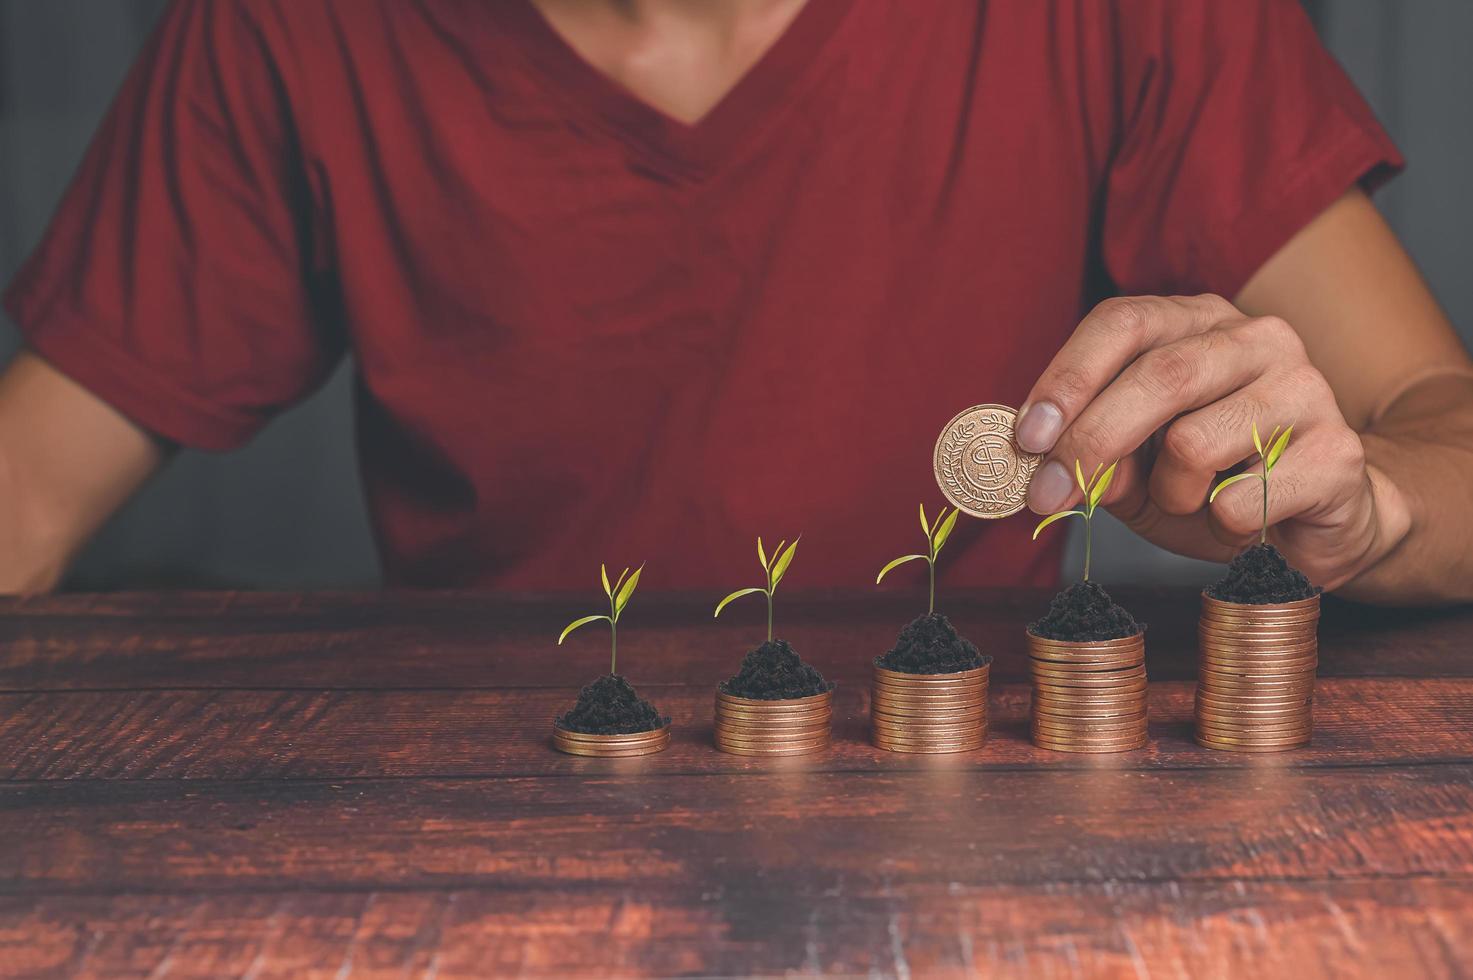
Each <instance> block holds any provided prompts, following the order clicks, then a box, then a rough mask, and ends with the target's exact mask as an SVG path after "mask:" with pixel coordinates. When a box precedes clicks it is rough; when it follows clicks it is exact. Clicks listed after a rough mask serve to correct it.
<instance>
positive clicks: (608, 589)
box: [598, 565, 614, 599]
mask: <svg viewBox="0 0 1473 980" xmlns="http://www.w3.org/2000/svg"><path fill="white" fill-rule="evenodd" d="M598 577H599V578H601V579H602V580H603V583H604V595H606V596H608V597H609V598H610V599H612V598H613V597H614V589H613V586H611V585H609V570H608V568H606V567H605V566H603V565H599V566H598Z"/></svg>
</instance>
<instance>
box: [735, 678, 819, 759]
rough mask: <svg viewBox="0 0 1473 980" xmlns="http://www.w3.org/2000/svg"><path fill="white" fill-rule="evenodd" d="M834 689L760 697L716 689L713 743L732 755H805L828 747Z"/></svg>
mask: <svg viewBox="0 0 1473 980" xmlns="http://www.w3.org/2000/svg"><path fill="white" fill-rule="evenodd" d="M833 702H834V691H833V688H832V687H831V688H829V689H828V690H827V691H824V692H823V693H822V694H815V695H813V696H812V697H807V698H791V699H788V700H783V701H762V700H758V699H756V698H738V697H733V696H732V695H730V694H723V693H722V692H721V691H720V690H717V692H716V747H717V748H718V749H720V750H721V751H722V752H727V753H730V754H731V755H807V754H808V753H810V752H821V751H822V750H824V749H826V748H828V747H829V731H830V728H831V726H832V722H833V717H834V707H833Z"/></svg>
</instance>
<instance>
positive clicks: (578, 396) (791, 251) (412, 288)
mask: <svg viewBox="0 0 1473 980" xmlns="http://www.w3.org/2000/svg"><path fill="white" fill-rule="evenodd" d="M1398 162H1399V161H1398V160H1397V157H1396V151H1395V149H1394V147H1393V146H1392V145H1391V143H1390V142H1389V140H1388V139H1387V137H1386V136H1385V134H1384V133H1383V132H1382V130H1381V129H1380V127H1379V126H1378V125H1377V124H1376V122H1375V121H1374V119H1373V118H1372V116H1371V115H1370V113H1369V112H1368V111H1367V109H1366V106H1365V105H1364V104H1363V103H1362V101H1361V99H1360V97H1359V96H1358V95H1357V93H1356V92H1355V90H1354V88H1353V87H1352V85H1351V84H1350V83H1349V82H1348V81H1347V79H1346V78H1345V77H1344V75H1343V74H1342V73H1341V71H1340V70H1339V68H1338V67H1337V66H1336V65H1335V64H1334V62H1333V60H1332V59H1331V58H1330V57H1329V56H1328V55H1327V54H1326V52H1325V51H1324V50H1323V49H1322V48H1321V47H1320V45H1319V43H1318V42H1317V40H1316V39H1315V36H1314V33H1313V30H1312V28H1311V26H1310V24H1309V23H1308V22H1307V21H1306V19H1305V17H1304V14H1303V13H1302V12H1301V11H1300V10H1299V7H1298V4H1297V3H1295V2H1294V0H1235V2H1232V3H1223V2H1214V0H1135V2H1127V0H1116V2H1105V0H1101V2H1098V3H1071V2H1057V3H1049V2H1041V0H1014V2H1002V0H994V2H984V0H955V2H942V0H935V2H927V3H915V2H913V0H809V2H808V4H807V6H806V7H805V8H804V9H803V10H802V12H801V13H800V14H799V15H798V16H797V19H796V20H795V21H794V22H793V24H792V25H791V26H790V28H789V29H788V31H787V32H786V34H785V35H784V36H783V37H782V38H781V39H780V40H779V41H778V42H777V43H776V45H775V46H774V47H773V48H772V49H771V50H770V51H769V52H768V53H767V55H766V56H765V57H764V58H763V59H762V60H761V61H760V62H759V63H758V64H757V65H756V66H755V67H754V68H753V69H752V70H751V71H750V72H749V73H748V74H747V75H746V76H745V77H744V78H743V79H742V81H741V82H740V83H739V84H738V85H737V87H736V88H735V89H734V90H733V91H732V92H731V93H730V95H729V96H728V97H727V98H726V99H725V100H724V101H722V102H721V103H720V104H719V105H718V106H717V107H716V108H715V109H714V110H713V111H712V112H711V113H710V114H709V115H708V116H707V117H706V118H705V119H703V120H702V121H701V122H700V123H698V124H697V125H694V126H686V125H682V124H680V123H677V122H675V121H673V120H671V119H669V118H667V117H665V116H663V115H661V114H660V113H658V112H656V111H653V110H652V109H650V108H649V107H647V106H646V105H644V104H642V103H640V102H639V101H638V100H636V99H635V98H634V97H632V96H631V95H630V94H628V93H627V92H625V91H624V90H623V89H621V88H620V87H619V86H618V85H616V84H615V83H613V82H611V81H609V80H608V79H606V78H605V77H604V76H602V75H600V74H599V73H598V72H597V71H595V70H594V69H593V68H591V67H590V66H589V65H587V64H586V63H585V62H583V61H581V60H580V59H579V58H578V57H577V55H576V54H575V53H574V52H573V51H572V50H571V49H570V48H569V47H568V46H567V45H566V44H565V43H564V42H563V41H562V40H561V39H560V38H559V37H558V36H557V35H556V34H555V33H554V32H553V31H552V30H551V29H550V28H549V27H548V26H547V24H546V23H545V22H543V21H542V20H541V18H540V17H539V15H538V14H537V13H536V12H535V10H534V8H532V6H531V5H530V3H529V2H528V0H500V2H487V0H234V2H229V0H213V2H212V0H179V2H176V3H174V4H173V5H172V6H171V7H170V8H169V10H168V12H167V13H166V14H165V15H164V18H163V22H162V24H161V26H160V27H159V29H158V31H157V33H156V35H155V36H154V38H153V40H152V41H151V43H150V44H149V46H148V48H147V50H146V51H145V52H144V53H143V55H142V57H141V58H140V60H139V63H138V65H137V67H136V68H135V69H134V70H133V72H132V74H131V75H130V76H129V78H128V81H127V83H126V85H125V86H124V88H123V90H122V93H121V95H120V96H119V98H118V100H117V102H116V104H115V105H114V106H113V108H112V110H111V112H110V113H109V115H108V117H107V120H106V122H105V123H104V124H103V126H102V128H101V131H100V132H99V134H98V136H97V138H96V141H95V142H94V144H93V146H92V148H91V150H90V152H89V153H88V154H87V157H86V159H85V161H84V162H83V164H82V167H81V170H80V172H79V174H78V175H77V177H76V180H75V182H74V183H73V185H72V187H71V189H70V191H69V192H68V194H67V195H66V198H65V200H64V201H63V202H62V204H61V207H60V210H59V211H58V213H57V215H56V218H55V221H54V223H53V225H52V227H51V229H50V232H49V234H48V235H47V237H46V239H45V241H44V242H43V243H42V244H41V246H40V247H39V248H38V249H37V251H36V253H35V255H34V256H33V258H32V259H31V260H30V262H29V264H28V265H27V266H26V267H25V268H24V269H23V271H22V272H21V273H20V275H19V277H18V278H17V280H16V281H15V283H13V284H12V287H11V290H10V291H9V293H8V295H7V305H8V307H9V309H10V310H11V311H12V313H13V315H14V317H15V319H16V320H17V322H18V323H19V324H20V325H21V328H22V329H23V331H24V332H25V334H26V336H27V338H28V339H29V342H30V344H31V345H32V347H33V348H34V349H35V350H36V351H38V352H39V353H40V354H41V355H42V356H44V357H45V358H47V359H48V360H50V361H51V362H52V363H53V364H55V365H56V366H57V367H58V368H60V369H61V370H62V371H64V372H66V373H67V374H69V375H71V376H72V377H74V378H75V379H77V380H78V381H79V382H81V383H82V384H84V385H85V386H87V387H88V388H90V389H91V390H92V391H94V392H96V393H97V394H98V395H99V396H100V397H102V398H103V399H105V400H107V401H108V402H110V403H111V404H112V405H114V406H115V407H116V408H117V409H118V410H119V411H121V412H122V413H124V414H125V415H127V416H128V417H130V418H132V419H133V420H135V421H136V422H138V423H139V424H140V425H142V426H144V427H146V428H148V429H150V430H152V431H154V432H156V433H159V434H161V435H162V436H164V437H167V438H168V439H171V440H174V441H177V442H179V443H182V444H184V445H186V446H195V447H200V448H204V449H228V448H230V447H232V446H236V445H239V444H240V443H242V442H244V441H245V440H247V439H249V438H250V437H251V436H252V435H253V434H254V433H255V432H256V431H257V430H258V429H259V428H260V427H261V426H262V425H264V424H265V423H266V422H267V421H268V420H269V419H270V418H271V417H272V416H273V415H275V414H276V413H277V412H278V411H280V410H281V409H283V408H285V407H287V406H289V405H291V404H292V403H293V402H295V401H296V400H298V399H300V398H301V397H302V396H303V395H304V394H306V393H307V392H309V391H310V390H311V389H312V388H313V387H314V386H316V385H318V384H319V383H320V382H321V381H322V380H323V379H324V377H325V376H326V375H327V374H328V373H329V371H330V370H331V368H332V367H333V365H334V364H335V363H336V362H337V361H338V359H339V358H340V357H341V356H342V354H343V353H344V352H345V351H351V353H352V354H353V355H354V358H355V366H356V370H357V376H358V385H357V397H358V406H357V411H358V442H359V446H360V449H361V455H362V469H363V475H364V479H365V481H366V486H367V491H368V499H369V502H370V506H371V509H372V513H373V516H374V520H375V524H376V528H377V532H378V535H379V539H380V542H381V547H382V552H383V556H384V560H385V566H386V569H387V575H388V578H389V580H390V582H392V583H397V584H414V585H490V586H498V587H516V588H548V587H552V588H561V587H569V586H576V587H584V586H589V587H591V585H592V579H591V578H590V576H591V574H592V570H593V569H595V568H596V567H597V564H598V563H599V562H600V561H606V562H609V563H610V564H613V565H618V566H619V567H622V566H623V565H625V564H638V563H639V562H641V561H646V560H647V561H648V562H649V568H648V571H647V572H646V578H645V580H644V581H645V583H646V584H647V585H648V586H651V587H665V588H681V587H700V588H719V587H735V586H736V585H740V584H741V583H743V582H745V581H747V580H749V579H752V577H753V574H754V572H756V573H757V574H759V575H760V572H757V570H756V565H755V557H754V547H753V542H752V539H753V538H754V537H755V536H756V535H758V534H762V535H764V536H766V537H767V538H769V539H771V540H776V539H777V538H781V537H788V538H791V537H793V536H794V535H796V534H798V533H799V532H800V531H801V532H803V533H804V539H803V547H802V549H801V550H800V554H799V556H798V558H797V560H796V562H795V563H794V565H793V570H792V572H791V574H790V576H789V581H790V582H791V583H793V586H792V587H803V586H829V585H870V584H872V583H873V581H874V575H875V572H876V570H877V569H878V568H879V566H880V565H881V564H883V563H884V562H885V561H886V560H888V559H889V558H891V557H894V556H895V555H898V554H902V553H904V552H905V551H907V550H914V549H915V547H916V546H917V545H919V544H921V543H922V542H921V540H920V537H919V534H920V531H919V528H918V526H917V524H916V517H915V510H916V504H917V503H918V502H920V501H925V502H926V503H927V504H928V505H929V508H930V509H934V508H935V507H936V506H938V505H939V504H940V497H939V494H938V491H937V489H936V486H935V483H934V481H933V478H932V475H931V462H930V455H931V450H932V445H933V442H934V440H935V437H936V435H937V433H938V431H939V430H940V428H941V426H942V425H943V424H944V423H945V422H946V420H947V419H948V418H950V417H951V416H952V415H953V414H954V413H955V412H957V411H958V410H960V409H962V408H964V407H966V406H968V405H971V404H975V403H978V402H985V401H991V402H1004V403H1008V404H1013V405H1017V404H1018V403H1019V401H1020V400H1021V399H1022V398H1023V396H1024V395H1025V393H1026V392H1027V390H1028V388H1029V387H1030V385H1031V384H1032V382H1033V381H1034V379H1035V378H1036V376H1037V374H1038V372H1039V371H1040V369H1041V368H1042V367H1043V366H1044V365H1045V364H1046V363H1047V361H1048V359H1049V357H1050V356H1051V355H1052V353H1053V352H1054V351H1055V350H1056V349H1057V347H1058V345H1059V344H1060V342H1061V341H1062V340H1063V339H1064V338H1065V337H1066V336H1067V335H1068V334H1069V332H1070V331H1071V330H1072V329H1073V327H1074V326H1075V324H1076V323H1077V321H1078V319H1079V317H1080V315H1081V313H1082V312H1083V311H1084V310H1085V309H1086V308H1087V307H1088V305H1090V303H1091V302H1092V301H1093V300H1095V299H1097V298H1099V297H1100V296H1101V295H1103V294H1105V293H1108V292H1110V291H1117V290H1118V291H1121V292H1126V293H1195V292H1201V291H1209V290H1210V291H1216V292H1219V293H1223V294H1227V295H1229V296H1231V295H1232V294H1234V293H1235V292H1236V291H1237V290H1238V289H1239V287H1240V286H1241V285H1242V284H1243V283H1244V281H1245V280H1246V279H1247V278H1248V276H1249V275H1250V274H1251V273H1252V272H1253V271H1254V270H1255V269H1256V268H1257V267H1258V266H1259V265H1260V264H1261V263H1262V262H1263V261H1264V260H1265V259H1266V258H1268V257H1269V256H1270V255H1271V254H1272V253H1273V252H1274V251H1275V250H1276V249H1277V248H1278V247H1279V246H1280V245H1282V244H1283V243H1284V242H1285V241H1286V240H1287V239H1288V237H1289V236H1290V235H1291V234H1293V233H1294V232H1295V231H1296V230H1297V229H1299V228H1300V227H1302V226H1303V225H1304V224H1305V223H1306V222H1307V221H1308V220H1309V219H1310V218H1312V217H1313V216H1314V215H1315V214H1317V213H1318V212H1319V211H1321V210H1322V209H1324V208H1325V207H1326V206H1327V205H1328V204H1330V203H1331V202H1332V201H1333V200H1334V199H1335V198H1336V197H1337V196H1339V195H1340V194H1342V193H1343V192H1344V191H1345V190H1347V189H1348V188H1349V187H1350V186H1351V185H1352V184H1354V183H1355V182H1356V181H1357V180H1374V179H1376V177H1377V176H1379V175H1380V174H1384V173H1385V172H1386V171H1387V170H1388V169H1389V168H1394V167H1395V166H1397V165H1398ZM343 438H345V439H346V438H349V434H348V433H346V432H345V433H343ZM1032 526H1033V522H1032V521H1031V520H1029V519H1028V518H1027V517H1026V516H1020V517H1018V518H1014V519H1012V520H1007V521H999V522H981V521H966V522H964V524H963V527H961V528H959V529H958V531H957V533H956V535H955V537H954V538H953V542H954V543H953V544H952V545H950V547H949V550H948V554H947V556H946V561H945V567H944V569H943V581H944V582H946V583H947V584H949V585H953V586H957V585H974V584H975V585H982V584H1010V583H1026V584H1038V583H1046V582H1049V581H1052V580H1053V579H1054V577H1055V567H1056V561H1057V557H1058V556H1057V545H1056V542H1057V540H1058V539H1059V538H1060V537H1062V536H1061V535H1054V536H1053V541H1052V542H1043V543H1039V544H1034V543H1032V542H1030V541H1029V534H1030V532H1031V530H1032ZM917 574H920V573H917ZM903 580H904V576H899V577H897V579H896V581H897V584H901V585H903ZM887 585H888V583H887Z"/></svg>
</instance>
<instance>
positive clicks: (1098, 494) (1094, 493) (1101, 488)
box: [1089, 459, 1120, 510]
mask: <svg viewBox="0 0 1473 980" xmlns="http://www.w3.org/2000/svg"><path fill="white" fill-rule="evenodd" d="M1119 465H1120V460H1118V459H1117V460H1116V461H1115V462H1113V463H1111V464H1110V468H1109V469H1107V470H1106V471H1105V472H1104V473H1102V474H1100V478H1099V479H1098V480H1097V481H1095V483H1094V486H1092V487H1091V488H1090V491H1089V506H1090V509H1091V510H1093V509H1094V508H1095V507H1097V506H1098V505H1099V502H1100V501H1101V500H1103V499H1104V497H1105V491H1106V490H1108V489H1109V488H1110V481H1111V480H1113V479H1115V467H1117V466H1119Z"/></svg>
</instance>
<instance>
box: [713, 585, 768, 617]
mask: <svg viewBox="0 0 1473 980" xmlns="http://www.w3.org/2000/svg"><path fill="white" fill-rule="evenodd" d="M763 591H764V590H762V589H737V590H736V591H735V592H733V593H732V594H731V595H729V596H727V597H726V598H725V599H722V600H721V601H720V602H718V603H716V611H715V612H714V613H712V614H711V618H712V619H715V618H716V617H717V616H720V615H721V610H723V609H725V608H726V604H727V603H729V602H731V601H732V600H733V599H740V598H741V597H742V596H744V595H761V594H762V593H763Z"/></svg>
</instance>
